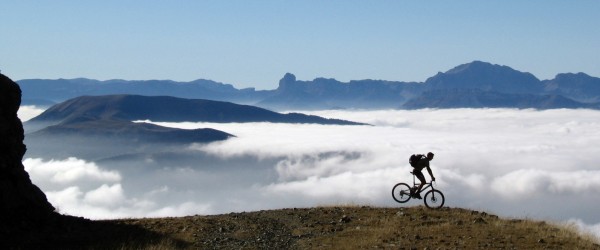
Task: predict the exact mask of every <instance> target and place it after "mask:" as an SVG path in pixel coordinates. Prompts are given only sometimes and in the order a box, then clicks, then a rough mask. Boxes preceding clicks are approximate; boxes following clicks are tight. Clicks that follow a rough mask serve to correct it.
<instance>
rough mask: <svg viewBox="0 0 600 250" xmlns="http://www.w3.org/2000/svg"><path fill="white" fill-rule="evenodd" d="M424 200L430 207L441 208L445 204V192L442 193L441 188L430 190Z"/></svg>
mask: <svg viewBox="0 0 600 250" xmlns="http://www.w3.org/2000/svg"><path fill="white" fill-rule="evenodd" d="M423 201H424V202H425V206H427V207H428V208H433V209H437V208H441V207H443V206H444V201H445V199H444V194H442V192H440V191H439V190H429V191H428V192H427V193H425V197H424V198H423Z"/></svg>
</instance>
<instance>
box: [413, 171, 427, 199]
mask: <svg viewBox="0 0 600 250" xmlns="http://www.w3.org/2000/svg"><path fill="white" fill-rule="evenodd" d="M415 176H416V177H417V179H419V181H420V182H421V183H419V187H418V188H417V190H415V192H414V193H415V196H420V195H419V193H420V192H421V188H423V186H424V185H425V176H424V175H423V173H421V172H420V171H417V172H416V173H415Z"/></svg>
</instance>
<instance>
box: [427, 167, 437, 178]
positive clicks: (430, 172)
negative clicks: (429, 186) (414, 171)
mask: <svg viewBox="0 0 600 250" xmlns="http://www.w3.org/2000/svg"><path fill="white" fill-rule="evenodd" d="M427 172H429V176H431V181H435V177H433V172H432V171H431V168H430V167H429V166H427Z"/></svg>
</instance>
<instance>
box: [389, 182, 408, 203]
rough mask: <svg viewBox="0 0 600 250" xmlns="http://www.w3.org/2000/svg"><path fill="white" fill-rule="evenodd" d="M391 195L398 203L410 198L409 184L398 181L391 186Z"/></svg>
mask: <svg viewBox="0 0 600 250" xmlns="http://www.w3.org/2000/svg"><path fill="white" fill-rule="evenodd" d="M392 197H393V198H394V200H395V201H396V202H398V203H405V202H407V201H409V200H410V186H409V185H408V184H406V183H398V184H396V185H395V186H394V188H392Z"/></svg>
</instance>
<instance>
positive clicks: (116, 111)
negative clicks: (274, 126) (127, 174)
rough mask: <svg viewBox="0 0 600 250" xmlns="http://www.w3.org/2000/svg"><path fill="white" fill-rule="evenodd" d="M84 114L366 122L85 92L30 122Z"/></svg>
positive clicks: (195, 101) (219, 120) (223, 104)
mask: <svg viewBox="0 0 600 250" xmlns="http://www.w3.org/2000/svg"><path fill="white" fill-rule="evenodd" d="M82 116H86V117H95V118H97V119H118V120H127V121H135V120H152V121H162V122H216V123H226V122H275V123H318V124H338V125H364V124H361V123H356V122H350V121H344V120H338V119H326V118H322V117H318V116H311V115H304V114H299V113H290V114H281V113H277V112H273V111H270V110H266V109H263V108H259V107H254V106H249V105H240V104H234V103H230V102H221V101H211V100H203V99H183V98H177V97H170V96H139V95H108V96H82V97H78V98H74V99H71V100H68V101H65V102H63V103H61V104H57V105H55V106H52V107H51V108H49V109H48V110H46V111H45V112H43V113H42V114H40V115H39V116H37V117H35V118H33V119H31V120H30V121H29V122H28V123H38V122H46V123H55V124H56V123H60V122H64V121H70V120H73V119H76V118H79V117H82Z"/></svg>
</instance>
